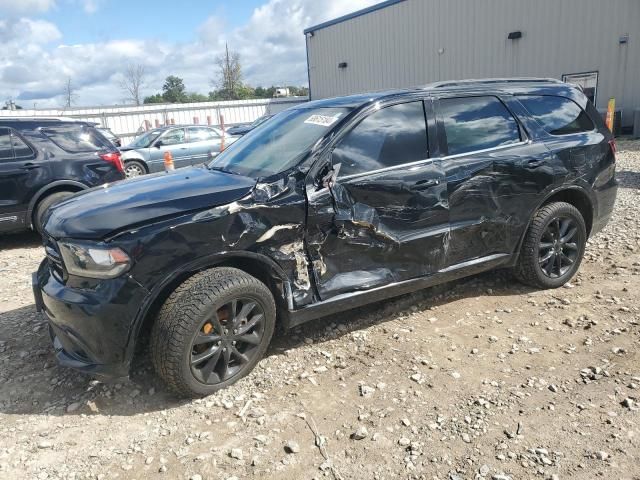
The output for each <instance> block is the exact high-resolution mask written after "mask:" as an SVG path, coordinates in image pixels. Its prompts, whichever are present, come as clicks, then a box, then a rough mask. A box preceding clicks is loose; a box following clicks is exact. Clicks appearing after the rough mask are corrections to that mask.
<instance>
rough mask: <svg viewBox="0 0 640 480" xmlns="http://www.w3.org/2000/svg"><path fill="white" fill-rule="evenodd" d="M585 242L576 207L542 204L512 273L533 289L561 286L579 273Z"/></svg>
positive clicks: (585, 233) (583, 224)
mask: <svg viewBox="0 0 640 480" xmlns="http://www.w3.org/2000/svg"><path fill="white" fill-rule="evenodd" d="M586 243H587V232H586V226H585V222H584V218H583V217H582V214H581V213H580V211H579V210H578V209H577V208H576V207H574V206H573V205H571V204H569V203H565V202H554V203H550V204H548V205H545V206H544V207H542V208H541V209H540V210H538V212H537V213H536V215H535V217H534V218H533V221H532V222H531V225H530V226H529V230H528V231H527V235H526V237H525V240H524V243H523V245H522V249H521V250H520V258H519V259H518V265H517V266H516V269H515V274H516V276H517V277H518V279H519V280H520V281H521V282H523V283H526V284H527V285H531V286H532V287H536V288H558V287H561V286H562V285H564V284H565V283H567V282H568V281H569V280H571V278H572V277H573V276H574V275H575V274H576V272H577V271H578V268H579V267H580V263H581V262H582V257H583V256H584V250H585V247H586Z"/></svg>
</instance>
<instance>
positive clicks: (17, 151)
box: [11, 133, 33, 158]
mask: <svg viewBox="0 0 640 480" xmlns="http://www.w3.org/2000/svg"><path fill="white" fill-rule="evenodd" d="M11 143H12V145H13V154H14V155H15V156H16V158H22V157H30V156H32V155H33V150H31V147H29V145H27V144H26V143H25V142H24V140H22V138H20V137H19V136H17V135H16V134H15V133H13V134H11Z"/></svg>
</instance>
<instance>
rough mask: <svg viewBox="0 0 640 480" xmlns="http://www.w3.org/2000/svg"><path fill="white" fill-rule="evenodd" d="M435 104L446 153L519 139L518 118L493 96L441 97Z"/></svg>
mask: <svg viewBox="0 0 640 480" xmlns="http://www.w3.org/2000/svg"><path fill="white" fill-rule="evenodd" d="M439 105H440V106H439V112H440V116H441V118H442V120H443V121H444V130H445V134H446V137H447V146H448V151H449V155H460V154H464V153H469V152H473V151H477V150H486V149H489V148H495V147H501V146H504V145H510V144H513V143H519V142H520V141H521V137H520V127H519V126H518V122H516V120H515V118H513V115H511V113H510V112H509V110H507V107H505V106H504V104H503V103H502V102H501V101H500V100H499V99H498V98H496V97H465V98H443V99H440V102H439Z"/></svg>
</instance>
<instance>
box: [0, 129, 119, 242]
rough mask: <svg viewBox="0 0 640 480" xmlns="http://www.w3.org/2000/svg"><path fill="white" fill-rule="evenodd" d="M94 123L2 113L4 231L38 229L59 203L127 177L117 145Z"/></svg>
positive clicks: (0, 220) (0, 219) (0, 218)
mask: <svg viewBox="0 0 640 480" xmlns="http://www.w3.org/2000/svg"><path fill="white" fill-rule="evenodd" d="M92 125H93V124H91V123H86V122H80V121H73V120H65V119H57V118H37V117H17V118H8V117H0V233H6V232H14V231H19V230H24V229H27V228H29V227H33V228H35V229H36V230H39V229H40V227H41V225H42V218H43V215H44V213H45V212H46V211H47V209H48V208H49V207H50V206H51V205H53V204H54V203H56V202H59V201H61V200H63V199H65V198H67V197H69V196H71V195H73V194H74V193H75V192H79V191H80V190H84V189H87V188H89V187H94V186H97V185H101V184H103V183H106V182H113V181H115V180H121V179H123V178H124V174H123V165H122V160H121V159H120V153H119V152H118V149H117V148H116V147H115V146H114V145H113V144H112V143H111V142H110V141H109V140H107V139H106V138H105V137H104V136H102V135H101V134H100V133H98V132H97V131H96V129H95V128H94V127H93V126H92Z"/></svg>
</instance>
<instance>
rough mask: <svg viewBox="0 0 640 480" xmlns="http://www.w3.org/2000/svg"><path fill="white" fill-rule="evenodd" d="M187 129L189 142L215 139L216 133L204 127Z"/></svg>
mask: <svg viewBox="0 0 640 480" xmlns="http://www.w3.org/2000/svg"><path fill="white" fill-rule="evenodd" d="M187 130H189V142H204V141H206V140H215V139H217V138H219V137H218V134H217V133H216V132H214V131H213V130H211V129H210V128H206V127H190V128H188V129H187Z"/></svg>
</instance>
